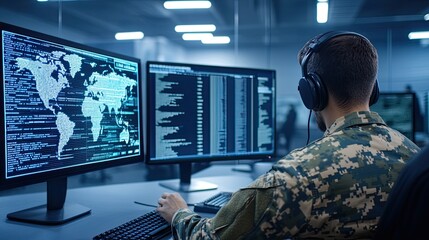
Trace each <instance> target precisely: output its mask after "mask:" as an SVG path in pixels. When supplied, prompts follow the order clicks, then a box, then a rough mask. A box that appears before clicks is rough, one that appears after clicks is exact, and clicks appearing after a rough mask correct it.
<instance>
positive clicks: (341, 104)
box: [157, 32, 419, 239]
mask: <svg viewBox="0 0 429 240" xmlns="http://www.w3.org/2000/svg"><path fill="white" fill-rule="evenodd" d="M298 56H299V61H300V63H301V67H302V74H303V77H302V78H301V80H300V81H299V86H298V89H299V92H300V95H301V98H302V100H303V102H304V105H305V106H306V107H307V108H309V109H310V110H311V111H315V114H316V118H317V122H318V125H319V127H320V128H321V129H322V130H324V131H325V134H324V136H323V137H322V138H320V139H318V140H316V141H314V142H312V143H310V144H308V145H307V146H305V147H303V148H301V149H296V150H294V151H292V152H291V153H289V154H288V155H287V156H285V157H284V158H283V159H282V160H280V161H278V162H277V163H276V164H274V165H273V167H272V169H271V170H270V171H269V172H267V173H266V174H264V175H262V176H260V177H259V178H258V179H257V180H255V181H254V182H253V183H251V184H250V185H249V186H247V187H244V188H242V189H240V190H239V191H237V192H236V193H234V194H233V196H232V198H231V200H230V201H229V202H228V204H226V205H225V206H224V207H223V208H222V209H220V211H219V212H218V213H217V215H216V216H215V217H213V218H211V219H208V218H202V217H200V216H199V215H197V214H196V213H194V212H193V211H191V210H190V209H188V207H187V206H186V203H185V201H184V200H183V198H182V197H181V196H180V195H179V194H177V193H164V194H163V195H162V196H161V198H160V199H159V201H158V203H159V207H158V208H157V209H158V212H159V213H160V214H161V215H162V216H163V217H164V218H165V219H166V220H167V221H169V222H171V224H172V229H173V235H174V236H175V237H176V238H181V239H188V238H189V239H200V238H203V239H217V238H220V239H240V238H243V239H284V238H371V237H372V236H373V233H374V230H375V228H376V225H377V222H378V219H379V218H380V215H381V213H382V211H383V206H384V205H385V201H386V199H387V196H388V194H389V192H390V190H391V188H392V186H393V183H394V182H395V180H396V177H397V176H398V174H399V172H400V170H401V169H402V167H403V166H404V164H405V161H406V160H408V159H410V158H411V157H412V156H413V155H414V154H415V153H417V152H418V151H419V148H418V147H417V146H416V145H415V144H414V143H413V142H411V141H410V140H409V139H407V138H406V137H405V136H403V135H402V134H400V133H399V132H397V131H395V130H393V129H391V128H389V127H388V126H386V124H385V123H384V121H383V120H382V119H381V118H380V116H379V115H378V114H377V113H375V112H371V111H370V108H369V106H370V104H372V103H374V102H375V101H376V100H377V98H378V84H377V80H376V74H377V67H378V66H377V64H378V62H377V52H376V49H375V48H374V46H373V45H372V44H371V43H370V42H369V41H368V39H366V38H365V37H363V36H362V35H360V34H357V33H353V32H328V33H325V34H322V35H319V36H317V37H316V38H314V39H312V40H310V41H309V42H307V44H305V45H304V47H303V49H301V51H300V52H299V55H298Z"/></svg>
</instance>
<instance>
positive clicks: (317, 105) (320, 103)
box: [298, 31, 380, 111]
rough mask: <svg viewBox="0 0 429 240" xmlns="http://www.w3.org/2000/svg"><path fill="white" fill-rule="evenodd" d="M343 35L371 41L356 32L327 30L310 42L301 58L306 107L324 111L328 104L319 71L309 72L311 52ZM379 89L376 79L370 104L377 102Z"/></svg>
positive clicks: (301, 82)
mask: <svg viewBox="0 0 429 240" xmlns="http://www.w3.org/2000/svg"><path fill="white" fill-rule="evenodd" d="M342 35H354V36H358V37H361V38H363V39H365V40H366V41H368V42H369V40H368V39H367V38H366V37H364V36H362V35H360V34H358V33H355V32H344V31H332V32H327V33H324V34H323V35H321V36H320V37H319V38H317V39H315V40H314V42H312V43H310V45H309V46H308V47H309V49H308V51H307V53H306V54H305V56H304V57H303V58H302V60H301V69H302V78H301V79H300V80H299V85H298V91H299V94H300V95H301V99H302V101H303V103H304V105H305V107H307V108H308V109H310V110H314V111H322V110H323V109H324V108H325V107H326V106H327V105H328V91H327V89H326V87H325V85H324V84H323V81H322V80H321V78H320V77H319V75H318V74H317V73H315V72H307V65H308V60H309V59H310V57H311V54H313V53H315V52H318V51H320V49H321V48H322V47H323V45H324V44H325V43H326V42H328V41H329V40H331V39H333V38H335V37H338V36H342ZM379 91H380V90H379V89H378V81H377V79H376V80H375V84H374V88H373V89H372V93H371V97H370V100H369V105H370V106H371V105H372V104H374V103H376V102H377V100H378V97H379V95H380V92H379Z"/></svg>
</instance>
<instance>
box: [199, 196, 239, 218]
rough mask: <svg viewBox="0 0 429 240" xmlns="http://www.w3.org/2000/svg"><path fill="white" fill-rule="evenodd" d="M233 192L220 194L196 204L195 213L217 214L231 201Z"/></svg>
mask: <svg viewBox="0 0 429 240" xmlns="http://www.w3.org/2000/svg"><path fill="white" fill-rule="evenodd" d="M231 196H232V193H231V192H220V193H217V194H216V195H214V196H212V197H210V198H208V199H206V200H205V201H202V202H200V203H196V204H195V205H194V211H195V212H204V213H217V212H218V211H219V209H220V208H221V207H222V206H223V205H225V204H226V203H227V202H228V201H229V200H230V199H231Z"/></svg>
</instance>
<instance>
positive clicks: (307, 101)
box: [298, 77, 316, 110]
mask: <svg viewBox="0 0 429 240" xmlns="http://www.w3.org/2000/svg"><path fill="white" fill-rule="evenodd" d="M298 91H299V95H300V96H301V100H302V102H303V103H304V106H305V107H306V108H308V109H310V110H313V109H314V107H315V105H316V100H315V97H316V92H315V89H314V85H313V83H312V82H311V80H308V79H307V78H305V77H302V78H301V79H300V80H299V84H298Z"/></svg>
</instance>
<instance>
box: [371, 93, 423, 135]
mask: <svg viewBox="0 0 429 240" xmlns="http://www.w3.org/2000/svg"><path fill="white" fill-rule="evenodd" d="M414 94H415V93H408V92H384V93H380V97H379V99H378V101H377V103H375V104H374V105H372V106H371V111H374V112H377V113H378V114H380V116H381V117H382V118H383V120H384V121H385V122H386V124H387V125H388V126H389V127H391V128H393V129H396V130H398V131H399V132H401V133H402V134H404V135H405V136H406V137H408V138H409V139H411V140H412V141H414V106H415V104H414V101H415V97H414Z"/></svg>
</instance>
